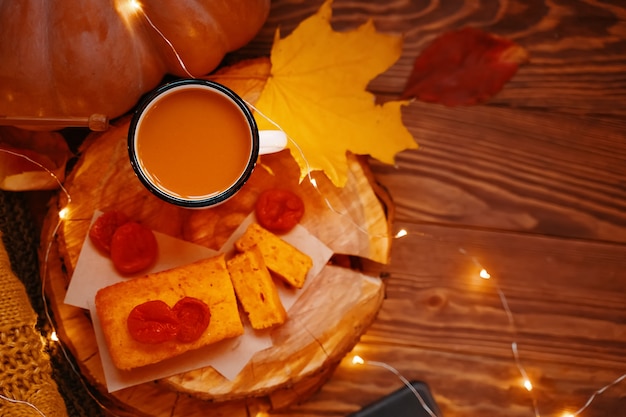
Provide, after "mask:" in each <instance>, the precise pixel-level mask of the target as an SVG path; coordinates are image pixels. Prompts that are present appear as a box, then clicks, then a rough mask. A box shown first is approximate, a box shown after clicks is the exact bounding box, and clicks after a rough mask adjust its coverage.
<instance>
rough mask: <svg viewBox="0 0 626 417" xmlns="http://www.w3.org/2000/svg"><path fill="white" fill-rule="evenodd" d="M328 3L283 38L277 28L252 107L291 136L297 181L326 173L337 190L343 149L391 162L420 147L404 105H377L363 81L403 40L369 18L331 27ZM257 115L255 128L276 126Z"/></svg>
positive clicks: (382, 67) (392, 58) (342, 177)
mask: <svg viewBox="0 0 626 417" xmlns="http://www.w3.org/2000/svg"><path fill="white" fill-rule="evenodd" d="M331 16H332V1H326V2H325V3H324V4H323V5H322V6H321V8H320V9H319V10H318V12H317V13H316V14H315V15H313V16H311V17H309V18H307V19H306V20H304V21H302V22H301V23H300V24H299V26H298V27H297V28H296V29H295V30H294V31H293V32H292V33H291V34H290V35H289V36H288V37H286V38H284V39H280V32H279V31H277V32H276V35H275V39H274V44H273V46H272V51H271V57H270V59H271V64H272V66H271V74H270V77H269V79H268V80H267V83H266V84H265V87H264V89H263V92H262V93H261V96H260V97H259V100H258V101H257V103H256V108H257V109H258V111H259V113H261V115H262V116H263V115H265V116H267V117H269V118H271V120H272V121H273V122H275V123H276V124H278V125H279V126H280V127H281V128H282V129H283V130H284V131H285V132H286V133H287V135H288V136H289V137H290V139H291V141H293V142H295V143H293V142H290V144H289V148H290V151H291V154H292V155H293V157H294V159H295V160H296V161H297V162H298V165H299V166H300V174H301V176H300V179H302V178H304V177H305V176H306V175H308V173H309V172H311V171H317V170H323V171H324V172H325V173H326V175H327V176H328V178H329V179H330V180H331V181H332V182H333V184H335V185H336V186H339V187H342V186H343V185H344V184H345V182H346V178H347V177H346V176H347V163H346V152H347V151H349V152H352V153H354V154H359V155H367V154H369V155H371V156H372V157H374V158H376V159H378V160H380V161H381V162H384V163H389V164H392V163H393V162H394V158H395V155H396V154H397V153H398V152H400V151H402V150H404V149H410V148H416V147H417V144H416V143H415V140H414V139H413V137H412V135H411V134H410V132H409V131H408V130H407V129H406V127H405V126H404V124H403V123H402V115H401V107H402V106H404V105H406V104H407V103H408V102H407V101H390V102H387V103H385V104H384V105H376V104H375V101H374V99H375V97H374V95H373V94H371V93H369V92H367V91H366V88H367V85H368V83H369V82H370V81H371V80H372V79H373V78H374V77H376V76H377V75H379V74H381V73H383V72H384V71H386V70H387V69H388V68H389V67H390V66H391V65H393V63H394V62H396V61H397V60H398V58H399V57H400V54H401V52H402V38H401V37H400V36H395V35H387V34H382V33H378V32H377V31H376V29H375V28H374V24H373V22H372V21H368V22H367V23H365V24H363V25H362V26H360V27H359V28H357V29H355V30H353V31H349V32H335V31H334V30H333V29H332V27H331V25H330V18H331ZM262 116H261V117H259V116H257V117H256V119H257V122H258V124H259V128H260V129H275V128H276V126H275V125H273V124H272V123H271V122H270V121H268V120H266V118H265V117H262Z"/></svg>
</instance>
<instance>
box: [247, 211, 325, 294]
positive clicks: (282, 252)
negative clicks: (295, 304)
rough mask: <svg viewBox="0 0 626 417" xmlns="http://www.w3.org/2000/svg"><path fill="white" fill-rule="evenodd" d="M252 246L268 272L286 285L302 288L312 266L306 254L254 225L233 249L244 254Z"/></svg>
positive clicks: (249, 227)
mask: <svg viewBox="0 0 626 417" xmlns="http://www.w3.org/2000/svg"><path fill="white" fill-rule="evenodd" d="M253 246H257V247H258V248H259V250H260V251H261V254H262V255H263V260H264V261H265V265H266V266H267V268H268V269H269V270H270V271H272V272H273V273H274V274H275V275H277V276H278V277H280V278H281V279H282V280H284V281H285V282H286V283H287V284H289V285H291V286H293V287H296V288H302V286H303V285H304V282H305V280H306V275H307V273H308V272H309V269H311V267H312V266H313V261H312V260H311V258H310V257H309V256H308V255H307V254H305V253H302V252H300V251H299V250H298V249H296V248H295V247H293V246H292V245H290V244H289V243H287V242H285V241H284V240H282V239H281V238H279V237H278V236H276V235H275V234H273V233H272V232H270V231H268V230H266V229H264V228H262V227H261V226H259V225H258V224H256V223H252V224H251V225H250V226H248V229H246V231H245V233H244V234H243V235H242V236H241V237H240V238H239V239H238V240H237V241H236V242H235V248H236V249H237V250H238V251H239V252H245V251H246V250H248V249H250V248H251V247H253Z"/></svg>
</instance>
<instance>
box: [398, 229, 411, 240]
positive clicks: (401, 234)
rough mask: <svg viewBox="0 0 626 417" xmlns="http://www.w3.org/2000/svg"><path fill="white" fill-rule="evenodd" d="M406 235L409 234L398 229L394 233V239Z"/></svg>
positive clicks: (404, 230)
mask: <svg viewBox="0 0 626 417" xmlns="http://www.w3.org/2000/svg"><path fill="white" fill-rule="evenodd" d="M408 234H409V232H407V231H406V229H400V230H398V233H396V238H400V237H404V236H406V235H408Z"/></svg>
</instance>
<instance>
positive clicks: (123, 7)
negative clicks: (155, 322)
mask: <svg viewBox="0 0 626 417" xmlns="http://www.w3.org/2000/svg"><path fill="white" fill-rule="evenodd" d="M117 8H118V11H119V12H120V14H121V15H123V16H125V17H126V18H127V19H128V18H129V17H130V16H131V15H134V14H135V15H136V14H139V15H141V16H142V18H143V19H144V20H145V21H146V22H147V23H148V25H149V26H150V27H151V28H152V29H153V30H154V31H155V32H156V33H157V34H158V35H159V36H160V37H161V38H162V39H163V40H164V42H165V43H166V44H167V45H168V47H169V48H170V49H171V51H172V52H173V54H174V56H175V57H176V59H177V61H178V63H179V64H180V66H181V69H182V70H183V72H184V73H185V74H186V75H187V76H188V77H190V78H195V77H194V76H193V75H192V74H191V73H190V71H189V70H188V69H187V66H186V65H185V63H184V61H183V59H182V57H181V56H180V54H179V53H178V52H177V51H176V48H175V47H174V45H173V44H172V43H171V41H170V40H169V39H168V38H167V37H166V36H165V35H164V34H163V33H162V32H161V31H160V30H159V28H158V27H157V26H156V25H155V24H154V23H153V22H152V20H151V19H150V18H149V17H148V16H147V14H146V13H144V12H143V9H142V5H141V3H140V2H139V1H138V0H124V1H120V2H118V6H117ZM127 21H128V20H127ZM244 101H245V100H244ZM246 104H247V105H248V106H249V107H250V108H251V109H253V110H255V111H256V112H257V114H259V115H260V116H262V117H263V118H265V119H266V120H268V122H269V123H271V124H272V125H273V126H275V127H276V128H278V129H279V130H281V131H282V132H283V133H285V135H286V136H287V138H288V140H289V141H290V143H291V144H292V145H293V147H294V148H295V149H296V151H297V152H298V154H299V155H300V156H301V158H302V160H303V161H304V163H305V165H306V171H307V174H306V177H307V179H308V181H309V182H310V183H311V185H312V186H313V188H314V189H315V190H316V192H317V193H319V195H320V196H321V197H322V198H323V200H324V202H325V204H326V205H327V207H328V208H329V210H331V211H332V212H334V213H336V214H338V215H340V216H345V217H346V218H347V219H348V221H350V222H351V223H352V224H353V225H354V226H355V227H356V228H357V230H359V231H360V232H361V233H364V234H366V235H367V236H368V237H369V238H385V239H388V238H389V236H387V235H372V234H371V233H370V232H369V231H368V230H367V229H366V228H364V227H362V226H361V225H360V224H358V223H357V222H356V221H354V219H352V217H351V216H350V214H349V213H348V212H347V211H342V210H338V209H336V208H335V207H334V206H333V204H332V203H331V202H330V201H329V200H328V198H326V197H325V196H324V195H323V193H322V191H321V190H320V189H319V187H318V184H317V182H316V180H315V178H313V177H312V175H311V167H310V165H309V163H308V160H307V158H306V155H305V153H304V151H303V150H302V148H301V147H300V146H299V145H298V143H297V141H295V140H294V139H293V138H292V137H291V136H290V135H289V134H287V132H285V131H284V130H283V129H282V127H281V126H280V125H279V124H278V123H276V122H275V121H273V120H272V119H271V118H270V117H268V116H266V115H265V114H263V113H262V112H261V111H260V110H259V109H257V108H256V107H255V106H254V105H252V104H251V103H248V102H246ZM0 152H5V153H8V154H11V155H13V156H16V157H19V158H23V159H25V160H27V161H29V162H31V163H32V164H34V165H35V166H37V167H39V168H40V169H42V170H44V171H45V172H47V173H48V174H49V175H50V176H51V177H52V178H53V179H54V181H55V182H56V183H57V184H58V186H59V189H60V190H61V192H62V193H63V194H64V196H65V198H66V200H67V202H66V204H65V206H64V207H62V208H60V209H59V212H58V221H57V223H56V225H55V227H54V228H53V230H52V233H51V234H50V240H49V241H48V244H47V246H46V250H45V254H44V258H43V269H42V274H41V276H42V288H41V296H42V299H43V304H44V311H45V315H46V318H47V320H48V324H49V326H50V329H51V331H50V334H49V341H50V343H56V345H57V346H59V348H60V350H61V352H62V353H63V355H64V357H65V358H66V360H67V362H68V363H69V365H70V367H71V369H72V371H73V372H74V373H75V374H76V375H77V376H78V377H79V380H80V382H81V383H82V385H83V387H84V388H85V391H86V392H87V394H88V395H89V396H90V397H91V398H92V399H93V400H94V401H95V402H96V404H98V406H100V407H101V408H102V409H103V410H106V411H107V412H108V413H109V414H110V415H113V416H117V414H115V413H114V412H113V410H111V409H110V408H109V407H107V406H106V405H105V404H103V403H102V401H100V400H99V399H98V398H97V396H96V395H94V394H93V393H92V391H91V388H90V387H89V386H88V385H87V383H86V381H85V380H84V377H83V375H82V373H81V372H80V370H78V369H77V368H76V366H75V364H74V362H73V360H72V359H71V355H70V354H69V352H68V351H67V349H66V347H65V345H64V344H63V343H61V342H60V340H59V338H58V335H57V332H56V328H55V325H54V322H53V320H52V317H51V315H50V312H49V306H48V303H47V298H46V296H45V281H46V278H47V267H48V262H49V256H50V251H51V248H52V245H53V241H54V237H55V236H56V235H57V232H58V230H59V228H60V227H61V225H62V223H63V221H65V220H67V219H69V214H70V212H69V210H70V209H69V207H70V204H71V201H72V199H71V196H70V194H69V192H68V191H67V189H66V188H65V187H64V185H63V183H62V181H61V180H60V179H59V178H58V176H57V175H56V174H55V173H54V172H53V171H51V170H50V169H48V168H47V167H45V166H44V165H42V164H40V163H39V162H37V161H35V160H33V159H32V158H30V157H28V156H26V155H23V154H20V153H18V152H14V151H11V150H9V149H3V148H0ZM412 234H419V233H412ZM409 235H410V234H409V232H408V231H407V230H406V229H400V230H399V231H398V232H397V233H396V234H395V235H394V236H393V238H394V239H402V238H405V237H407V236H409ZM459 252H460V253H461V254H463V255H464V256H466V257H468V258H469V259H470V260H471V262H472V263H473V264H474V265H476V266H477V267H478V268H480V273H479V276H480V278H482V279H485V280H489V281H490V282H491V284H492V285H493V286H494V289H495V290H496V292H497V294H498V296H499V299H500V302H501V304H502V308H503V310H504V312H505V313H506V316H507V319H508V324H509V327H510V329H511V332H512V334H513V336H514V340H513V341H512V342H511V351H512V354H513V359H514V362H515V366H516V367H517V369H518V371H519V373H520V375H521V376H522V380H523V386H524V388H525V389H526V390H527V391H528V392H529V393H530V395H531V399H532V402H533V409H534V414H535V417H541V415H540V413H539V409H538V406H537V401H536V398H535V396H534V392H533V385H532V382H531V380H530V378H529V377H528V374H527V372H526V369H525V368H524V365H523V363H522V361H521V359H520V355H519V351H518V344H517V341H516V340H515V339H516V337H515V336H516V335H517V327H516V324H515V320H514V315H513V312H512V311H511V308H510V306H509V303H508V301H507V298H506V296H505V294H504V292H503V291H502V290H501V289H500V287H499V286H498V285H497V283H496V282H495V280H493V279H492V277H491V275H490V274H489V272H487V270H486V269H485V268H484V267H483V266H482V265H481V264H480V262H479V261H478V260H477V259H476V258H475V257H474V256H471V255H470V254H469V253H468V252H467V251H466V250H465V249H464V248H459ZM352 363H353V364H355V365H370V366H374V367H379V368H383V369H385V370H387V371H389V372H391V373H393V374H394V375H395V376H396V377H398V378H399V379H400V380H401V381H402V383H403V384H404V385H406V387H407V388H408V389H410V390H411V392H412V393H413V394H414V395H415V397H416V398H417V399H418V401H419V403H420V405H421V406H422V407H423V408H424V410H425V411H426V412H427V413H428V414H429V415H430V416H431V417H438V416H436V414H435V413H434V412H433V411H432V410H431V409H430V408H429V407H428V405H427V404H426V402H425V401H424V399H423V398H422V397H421V395H420V394H419V392H417V390H415V388H414V387H413V385H412V384H411V383H410V382H409V381H408V380H407V379H406V378H405V377H404V376H403V375H402V374H401V373H400V372H399V371H398V370H397V369H396V368H394V367H393V366H391V365H389V364H387V363H385V362H379V361H371V360H365V359H363V358H361V357H360V356H354V357H353V359H352ZM625 379H626V373H625V374H623V375H621V376H619V377H618V378H616V379H615V380H613V381H612V382H610V383H609V384H607V385H605V386H603V387H602V388H600V389H598V390H596V391H594V392H593V393H592V395H591V396H590V397H589V398H588V400H587V401H586V402H585V404H584V405H583V406H582V407H581V408H580V409H578V410H577V411H576V412H574V413H567V412H566V413H564V414H562V416H561V417H577V416H579V415H580V414H582V413H583V412H584V411H585V410H586V409H587V408H588V407H589V406H590V405H591V404H592V402H593V401H594V400H595V399H596V398H597V396H599V395H601V394H603V393H604V392H605V391H607V390H608V389H609V388H611V387H613V386H615V385H617V384H619V383H621V382H622V381H624V380H625ZM0 399H1V400H3V401H7V402H11V403H17V404H23V405H24V406H28V407H31V408H33V409H34V410H35V411H36V412H37V413H39V414H40V415H41V416H43V417H46V416H45V414H44V413H43V412H42V411H41V410H39V409H38V408H37V407H36V406H35V405H34V404H32V403H30V402H27V401H21V400H16V399H12V398H9V397H6V396H4V395H1V394H0Z"/></svg>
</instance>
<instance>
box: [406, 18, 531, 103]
mask: <svg viewBox="0 0 626 417" xmlns="http://www.w3.org/2000/svg"><path fill="white" fill-rule="evenodd" d="M527 60H528V53H527V52H526V50H525V49H524V48H522V47H521V46H519V45H517V44H516V43H514V42H513V41H511V40H508V39H505V38H501V37H498V36H495V35H492V34H489V33H486V32H483V31H482V30H479V29H476V28H469V27H468V28H464V29H459V30H456V31H451V32H447V33H444V34H443V35H441V36H439V37H438V38H436V39H435V40H434V41H433V42H432V43H431V44H430V45H429V46H428V47H426V49H425V50H424V51H423V52H422V53H421V54H420V55H419V56H418V57H417V59H416V60H415V64H414V66H413V72H412V73H411V76H410V77H409V80H408V82H407V84H406V87H405V89H404V92H403V93H402V98H403V99H409V98H416V99H418V100H421V101H427V102H432V103H441V104H444V105H446V106H459V105H471V104H476V103H481V102H484V101H486V100H488V99H489V98H491V97H493V96H494V95H495V94H496V93H498V92H499V91H500V90H501V89H502V87H503V86H504V84H506V83H507V82H508V81H509V80H510V79H511V77H513V75H515V73H516V72H517V68H518V65H519V64H522V63H524V62H526V61H527Z"/></svg>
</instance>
